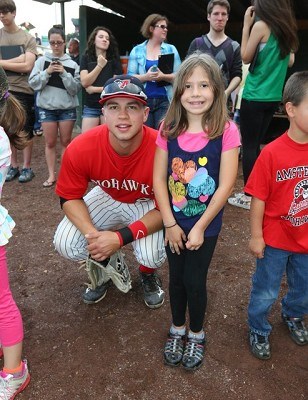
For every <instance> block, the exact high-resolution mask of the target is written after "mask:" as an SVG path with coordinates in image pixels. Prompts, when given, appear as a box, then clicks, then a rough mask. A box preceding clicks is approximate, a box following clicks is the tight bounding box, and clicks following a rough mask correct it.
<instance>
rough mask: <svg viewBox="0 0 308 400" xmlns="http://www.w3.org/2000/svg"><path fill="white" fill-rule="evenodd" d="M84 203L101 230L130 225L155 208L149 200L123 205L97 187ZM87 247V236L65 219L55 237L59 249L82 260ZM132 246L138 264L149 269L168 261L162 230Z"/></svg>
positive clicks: (86, 254) (86, 252)
mask: <svg viewBox="0 0 308 400" xmlns="http://www.w3.org/2000/svg"><path fill="white" fill-rule="evenodd" d="M84 201H85V203H86V205H87V207H88V210H89V213H90V216H91V219H92V221H93V224H94V226H95V227H96V229H97V230H99V231H103V230H113V228H114V227H117V228H119V227H123V226H127V225H129V224H131V223H133V222H135V221H137V220H138V219H140V218H142V217H143V216H144V215H145V214H146V213H147V212H148V211H150V210H152V209H153V208H154V202H153V200H149V199H145V200H138V201H137V202H136V203H133V204H128V203H121V202H119V201H116V200H114V199H113V198H112V197H110V196H109V195H108V194H107V193H106V192H104V191H103V190H102V189H101V188H100V187H98V186H96V187H95V188H94V189H92V190H91V191H90V192H89V193H88V194H87V195H86V196H85V197H84ZM87 244H88V242H87V240H86V239H85V237H84V235H83V234H82V233H81V232H80V231H79V230H78V229H77V228H76V227H75V225H73V224H72V223H71V221H70V220H69V219H68V218H67V217H64V218H63V220H62V221H61V222H60V224H59V226H58V228H57V230H56V233H55V236H54V245H55V248H56V250H57V251H58V252H59V253H60V254H61V255H62V256H63V257H65V258H68V259H70V260H74V261H81V260H85V259H86V258H87V256H88V251H87V249H86V246H87ZM132 246H133V250H134V255H135V257H136V259H137V261H138V263H140V264H142V265H145V266H146V267H149V268H158V267H160V266H161V265H162V264H163V262H164V261H165V259H166V254H165V248H164V239H163V231H162V230H161V231H159V232H156V233H153V234H152V235H148V236H146V237H144V238H142V239H138V240H135V241H134V242H133V243H132Z"/></svg>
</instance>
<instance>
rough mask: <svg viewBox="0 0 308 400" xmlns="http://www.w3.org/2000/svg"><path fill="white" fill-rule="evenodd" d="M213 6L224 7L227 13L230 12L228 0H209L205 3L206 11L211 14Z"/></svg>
mask: <svg viewBox="0 0 308 400" xmlns="http://www.w3.org/2000/svg"><path fill="white" fill-rule="evenodd" d="M215 6H221V7H226V9H227V13H228V14H230V10H231V7H230V3H229V2H228V0H210V1H209V3H208V5H207V13H208V14H212V11H213V8H214V7H215Z"/></svg>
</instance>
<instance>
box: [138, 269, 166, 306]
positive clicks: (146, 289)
mask: <svg viewBox="0 0 308 400" xmlns="http://www.w3.org/2000/svg"><path fill="white" fill-rule="evenodd" d="M140 277H141V284H142V288H143V298H144V302H145V304H146V305H147V306H148V307H150V308H159V307H160V306H161V305H162V304H163V302H164V300H165V292H164V291H163V289H162V284H161V280H160V279H159V277H158V276H157V274H156V272H153V273H152V274H146V273H145V272H140Z"/></svg>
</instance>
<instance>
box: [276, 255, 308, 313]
mask: <svg viewBox="0 0 308 400" xmlns="http://www.w3.org/2000/svg"><path fill="white" fill-rule="evenodd" d="M286 272H287V280H288V286H289V290H288V293H287V295H286V296H285V297H284V298H283V299H282V302H281V303H282V312H283V314H285V315H286V316H288V317H294V318H303V317H304V315H305V314H308V254H299V253H296V254H292V255H291V256H290V257H289V260H288V263H287V269H286Z"/></svg>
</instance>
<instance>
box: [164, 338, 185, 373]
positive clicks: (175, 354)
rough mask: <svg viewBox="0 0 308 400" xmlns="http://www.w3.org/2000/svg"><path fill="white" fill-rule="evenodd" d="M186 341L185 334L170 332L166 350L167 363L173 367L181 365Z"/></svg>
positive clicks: (165, 358)
mask: <svg viewBox="0 0 308 400" xmlns="http://www.w3.org/2000/svg"><path fill="white" fill-rule="evenodd" d="M184 342H185V336H181V335H177V334H173V333H171V332H169V334H168V339H167V341H166V344H165V350H164V361H165V364H167V365H170V366H171V367H177V366H178V365H180V363H181V361H182V357H183V352H184Z"/></svg>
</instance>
